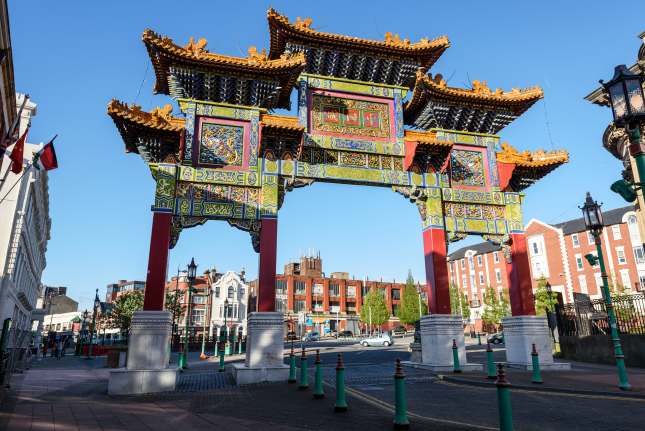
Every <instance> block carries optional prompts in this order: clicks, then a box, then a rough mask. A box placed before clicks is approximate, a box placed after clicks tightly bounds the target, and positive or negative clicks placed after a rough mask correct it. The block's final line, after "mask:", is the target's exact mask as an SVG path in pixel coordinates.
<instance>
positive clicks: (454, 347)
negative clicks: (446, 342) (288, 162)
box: [452, 338, 461, 373]
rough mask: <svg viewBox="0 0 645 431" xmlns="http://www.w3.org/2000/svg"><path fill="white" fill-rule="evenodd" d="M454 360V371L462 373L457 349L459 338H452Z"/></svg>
mask: <svg viewBox="0 0 645 431" xmlns="http://www.w3.org/2000/svg"><path fill="white" fill-rule="evenodd" d="M452 362H453V370H452V372H453V373H461V367H460V366H459V350H458V349H457V340H455V339H454V338H453V339H452Z"/></svg>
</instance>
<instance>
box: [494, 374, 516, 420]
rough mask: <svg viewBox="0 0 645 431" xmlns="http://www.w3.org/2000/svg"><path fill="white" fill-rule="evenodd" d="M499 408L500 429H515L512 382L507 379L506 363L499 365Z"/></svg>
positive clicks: (496, 384) (497, 384)
mask: <svg viewBox="0 0 645 431" xmlns="http://www.w3.org/2000/svg"><path fill="white" fill-rule="evenodd" d="M495 386H497V408H498V410H499V430H500V431H513V411H512V410H511V389H510V387H511V384H510V383H509V382H508V381H507V380H506V373H505V372H504V365H503V364H498V365H497V382H495Z"/></svg>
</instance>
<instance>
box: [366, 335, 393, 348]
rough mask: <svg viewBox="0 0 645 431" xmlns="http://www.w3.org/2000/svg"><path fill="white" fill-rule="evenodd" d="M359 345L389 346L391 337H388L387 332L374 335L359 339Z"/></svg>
mask: <svg viewBox="0 0 645 431" xmlns="http://www.w3.org/2000/svg"><path fill="white" fill-rule="evenodd" d="M361 345H362V346H363V347H367V346H391V345H392V337H390V336H389V335H388V334H380V335H374V336H371V337H368V338H364V339H362V340H361Z"/></svg>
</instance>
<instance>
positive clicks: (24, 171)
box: [0, 163, 33, 204]
mask: <svg viewBox="0 0 645 431" xmlns="http://www.w3.org/2000/svg"><path fill="white" fill-rule="evenodd" d="M32 166H33V164H31V163H29V164H27V166H25V169H23V171H22V174H20V176H19V177H18V179H17V180H16V182H15V183H13V186H11V188H10V189H9V190H7V193H5V195H4V196H3V197H2V199H0V204H2V202H4V200H5V199H6V198H7V196H9V193H11V191H12V190H13V189H14V188H15V187H16V186H17V185H18V183H19V182H20V180H21V179H22V177H24V176H25V174H26V173H27V171H29V169H31V167H32ZM7 170H9V169H7ZM5 179H6V175H5Z"/></svg>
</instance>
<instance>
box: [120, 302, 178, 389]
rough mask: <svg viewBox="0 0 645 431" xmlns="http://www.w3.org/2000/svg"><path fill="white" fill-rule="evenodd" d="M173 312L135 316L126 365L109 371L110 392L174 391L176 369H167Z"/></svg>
mask: <svg viewBox="0 0 645 431" xmlns="http://www.w3.org/2000/svg"><path fill="white" fill-rule="evenodd" d="M171 331H172V313H171V312H169V311H137V312H135V313H134V315H133V316H132V326H131V329H130V337H129V340H128V360H127V364H128V365H127V367H126V368H120V369H116V370H113V371H111V372H110V381H109V383H108V393H109V394H110V395H128V394H145V393H151V392H164V391H173V390H175V384H176V381H177V369H176V368H168V362H169V359H170V333H171Z"/></svg>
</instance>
